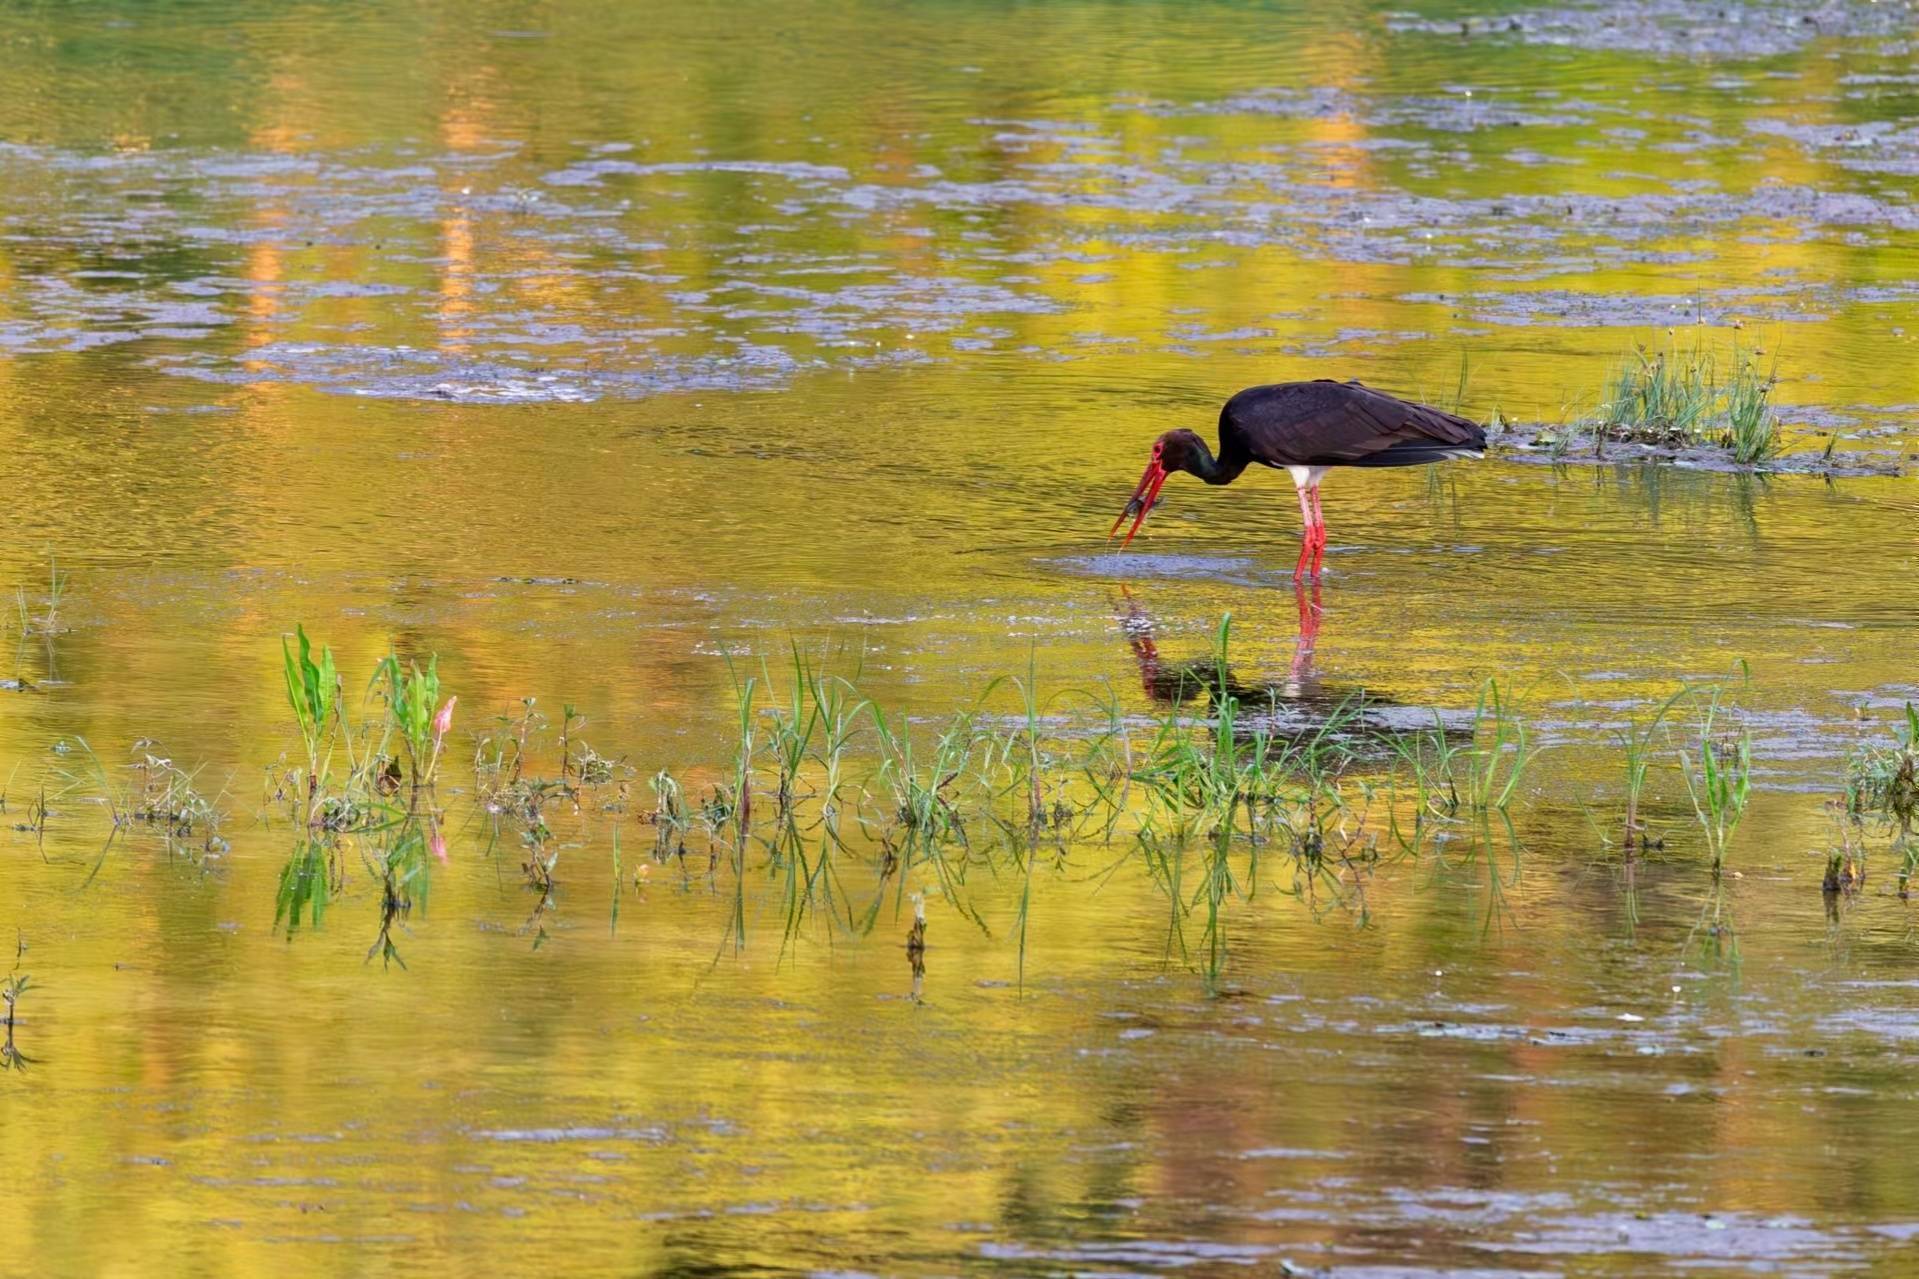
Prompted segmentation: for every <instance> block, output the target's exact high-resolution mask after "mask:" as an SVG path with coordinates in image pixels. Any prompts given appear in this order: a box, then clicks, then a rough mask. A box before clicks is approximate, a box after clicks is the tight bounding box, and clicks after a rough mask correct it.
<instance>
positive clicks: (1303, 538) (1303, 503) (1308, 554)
mask: <svg viewBox="0 0 1919 1279" xmlns="http://www.w3.org/2000/svg"><path fill="white" fill-rule="evenodd" d="M1299 522H1300V524H1299V563H1297V564H1295V565H1293V581H1295V582H1303V581H1305V580H1306V566H1307V565H1308V564H1309V563H1311V562H1312V558H1313V507H1312V503H1311V501H1309V500H1308V499H1307V497H1306V487H1305V486H1304V485H1301V486H1300V489H1299Z"/></svg>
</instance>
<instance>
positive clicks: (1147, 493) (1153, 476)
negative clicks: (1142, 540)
mask: <svg viewBox="0 0 1919 1279" xmlns="http://www.w3.org/2000/svg"><path fill="white" fill-rule="evenodd" d="M1164 483H1166V468H1165V467H1163V466H1161V465H1160V464H1159V445H1157V444H1155V445H1154V446H1153V459H1152V461H1150V462H1148V463H1147V464H1146V471H1145V473H1144V474H1142V475H1141V476H1140V477H1139V487H1138V488H1136V489H1134V490H1133V496H1132V500H1131V501H1129V502H1127V503H1126V509H1125V510H1123V511H1121V512H1120V513H1119V518H1118V519H1116V520H1114V521H1113V528H1112V531H1111V532H1109V533H1108V534H1107V535H1106V540H1107V541H1109V542H1110V541H1112V540H1113V538H1114V537H1115V536H1116V535H1117V534H1118V533H1119V526H1120V525H1122V524H1124V523H1125V522H1126V517H1127V516H1129V515H1130V516H1132V517H1133V527H1131V528H1129V529H1127V530H1126V540H1125V541H1124V542H1121V543H1120V546H1121V548H1122V549H1123V548H1125V547H1128V546H1131V545H1132V544H1133V534H1135V533H1137V532H1139V526H1140V525H1142V524H1144V523H1145V522H1146V517H1147V516H1148V515H1150V514H1152V510H1153V506H1154V505H1155V504H1156V503H1157V502H1158V501H1159V488H1160V485H1162V484H1164Z"/></svg>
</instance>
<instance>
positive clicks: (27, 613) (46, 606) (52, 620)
mask: <svg viewBox="0 0 1919 1279" xmlns="http://www.w3.org/2000/svg"><path fill="white" fill-rule="evenodd" d="M67 577H68V575H67V574H65V573H62V572H61V571H60V561H59V560H58V559H57V558H53V557H49V559H48V561H47V593H46V597H45V598H44V599H43V600H41V601H40V612H39V613H38V615H35V614H34V612H33V611H32V610H31V609H30V608H29V607H28V604H27V588H26V587H24V586H22V587H17V588H15V591H14V601H15V603H16V605H17V606H18V608H19V612H20V637H21V638H22V639H25V638H26V637H27V636H29V635H40V636H45V637H48V638H51V637H52V636H54V635H57V634H59V633H60V601H61V600H62V599H64V598H65V597H66V593H67Z"/></svg>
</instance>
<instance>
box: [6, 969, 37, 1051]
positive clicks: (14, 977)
mask: <svg viewBox="0 0 1919 1279" xmlns="http://www.w3.org/2000/svg"><path fill="white" fill-rule="evenodd" d="M32 986H33V978H32V976H30V975H29V974H27V973H23V972H21V971H20V970H19V967H18V961H17V960H16V961H15V968H14V971H13V972H11V973H8V974H7V976H6V977H5V978H4V979H0V1004H4V1005H6V1011H5V1012H4V1014H0V1024H4V1026H5V1027H6V1038H5V1039H4V1040H0V1070H25V1069H26V1068H27V1067H28V1066H30V1065H32V1064H33V1058H31V1057H29V1056H27V1055H26V1054H25V1053H23V1052H21V1051H20V1048H19V1046H18V1045H17V1044H15V1043H14V1039H13V1028H14V1021H15V1019H16V1018H17V1017H18V1016H19V1008H20V996H22V995H24V994H26V993H27V991H28V990H29V989H31V988H32Z"/></svg>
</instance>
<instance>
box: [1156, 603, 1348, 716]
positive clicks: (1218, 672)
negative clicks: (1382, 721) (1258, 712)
mask: <svg viewBox="0 0 1919 1279" xmlns="http://www.w3.org/2000/svg"><path fill="white" fill-rule="evenodd" d="M1119 589H1120V594H1121V595H1122V596H1123V597H1124V598H1125V609H1124V611H1123V612H1122V613H1121V615H1120V618H1119V625H1120V629H1121V630H1122V631H1124V632H1125V634H1126V642H1127V644H1128V645H1130V646H1131V647H1132V650H1133V659H1134V660H1135V661H1137V662H1138V663H1139V678H1140V685H1141V687H1142V688H1143V689H1144V690H1145V692H1146V696H1148V697H1150V698H1152V699H1153V700H1154V701H1156V702H1183V701H1190V700H1192V697H1193V695H1194V694H1195V693H1199V692H1202V691H1203V692H1206V693H1208V694H1216V693H1223V694H1225V695H1227V696H1229V697H1232V698H1233V699H1235V700H1236V701H1238V702H1240V703H1242V704H1243V705H1246V706H1249V707H1257V706H1263V705H1267V704H1269V703H1274V702H1303V703H1316V704H1325V705H1329V706H1330V705H1336V704H1338V703H1339V702H1342V701H1347V700H1350V699H1352V698H1355V697H1359V696H1363V695H1364V690H1362V689H1359V688H1347V689H1338V688H1333V687H1329V686H1327V685H1324V684H1322V683H1321V682H1320V679H1319V677H1318V676H1317V675H1315V674H1314V672H1313V650H1314V648H1315V647H1316V646H1317V645H1318V643H1319V620H1320V615H1321V613H1322V612H1323V611H1324V609H1323V607H1322V605H1321V603H1320V596H1319V583H1317V582H1314V583H1313V584H1312V585H1311V587H1310V588H1309V587H1308V586H1306V585H1305V584H1304V583H1299V582H1295V583H1294V584H1293V599H1294V601H1295V602H1296V603H1297V604H1298V606H1299V635H1298V638H1297V639H1295V640H1294V641H1293V661H1292V665H1291V666H1290V667H1289V668H1288V671H1287V678H1286V679H1285V680H1283V681H1280V682H1278V683H1271V684H1268V683H1258V684H1248V683H1244V682H1242V681H1241V680H1239V679H1238V678H1237V677H1236V676H1235V675H1234V674H1233V671H1232V668H1231V667H1230V666H1227V667H1222V665H1221V663H1220V660H1219V657H1218V655H1213V656H1209V657H1199V658H1192V659H1189V660H1186V661H1179V662H1170V663H1169V662H1167V661H1166V660H1165V659H1164V658H1162V657H1161V656H1160V652H1159V643H1158V640H1157V639H1156V638H1155V636H1154V634H1153V619H1152V617H1151V616H1150V615H1149V614H1148V613H1147V612H1146V609H1145V607H1144V606H1143V605H1142V604H1141V603H1140V601H1139V599H1138V598H1137V597H1136V596H1135V595H1134V594H1133V592H1132V591H1131V590H1130V589H1129V588H1128V587H1125V586H1121V587H1120V588H1119ZM1368 700H1382V699H1371V698H1369V699H1368Z"/></svg>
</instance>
